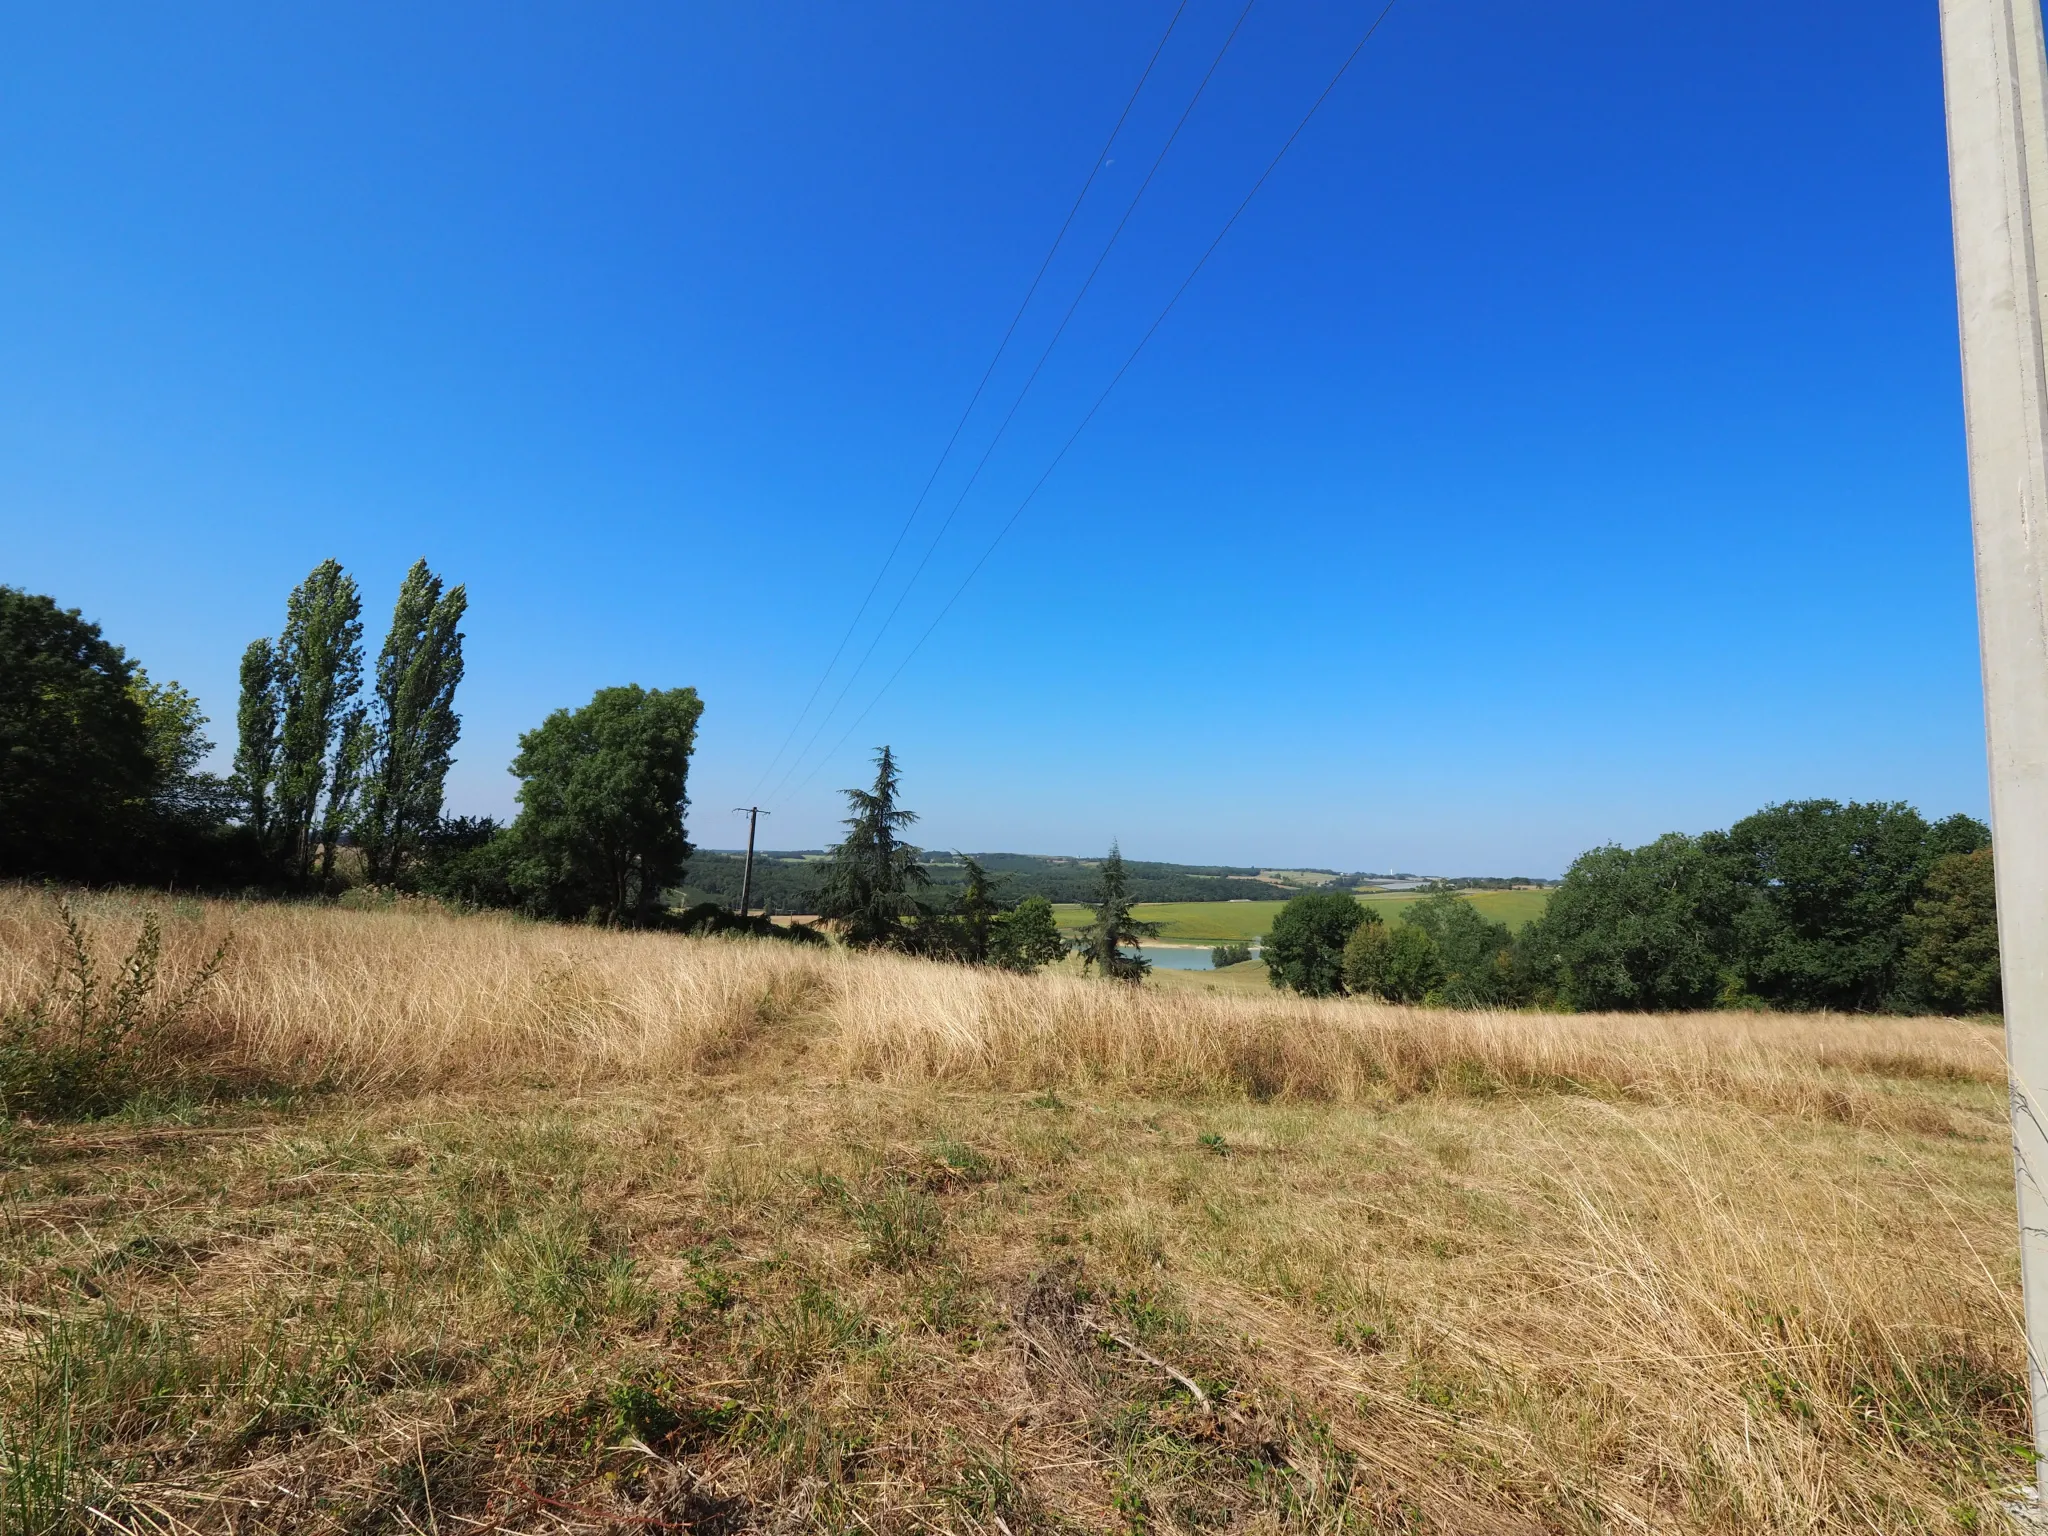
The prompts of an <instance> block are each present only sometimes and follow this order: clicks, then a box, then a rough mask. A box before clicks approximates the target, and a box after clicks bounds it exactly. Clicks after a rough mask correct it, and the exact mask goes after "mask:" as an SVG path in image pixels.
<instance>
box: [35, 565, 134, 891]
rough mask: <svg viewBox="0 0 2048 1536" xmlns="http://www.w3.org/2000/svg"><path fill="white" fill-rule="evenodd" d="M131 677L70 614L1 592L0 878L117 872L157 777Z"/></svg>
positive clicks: (119, 657)
mask: <svg viewBox="0 0 2048 1536" xmlns="http://www.w3.org/2000/svg"><path fill="white" fill-rule="evenodd" d="M134 681H135V669H134V665H133V663H131V662H130V661H129V660H128V658H127V656H126V655H125V654H123V652H122V650H121V648H120V647H119V646H117V645H113V644H111V643H109V642H108V641H107V640H106V639H104V638H103V637H102V636H101V634H100V629H99V626H98V625H97V624H89V623H87V622H86V621H85V620H84V619H83V618H81V617H80V616H79V613H78V610H77V609H75V608H71V609H65V608H59V607H58V606H57V604H56V603H55V602H54V601H53V600H52V599H50V598H47V597H40V596H36V595H33V594H30V593H27V592H22V591H19V590H17V589H15V588H13V587H0V874H5V875H46V876H55V877H59V878H67V879H84V880H94V879H106V878H111V877H113V876H116V875H118V874H119V873H121V871H122V868H123V865H124V863H125V860H126V858H127V856H128V854H129V852H130V847H131V843H132V840H133V839H134V838H135V837H136V835H137V834H138V832H139V830H140V818H141V816H142V813H143V810H144V807H146V806H147V804H148V802H149V800H150V798H151V797H152V796H153V795H154V793H155V791H156V788H157V784H158V768H157V762H156V759H155V757H154V756H153V755H152V751H151V746H152V743H151V736H150V726H149V719H148V716H147V714H146V713H145V711H144V708H143V704H142V702H141V700H140V699H139V698H138V697H137V694H136V691H135V687H134Z"/></svg>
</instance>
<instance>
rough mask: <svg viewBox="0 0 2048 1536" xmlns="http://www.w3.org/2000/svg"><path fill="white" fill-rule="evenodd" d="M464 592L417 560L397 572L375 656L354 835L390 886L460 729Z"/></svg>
mask: <svg viewBox="0 0 2048 1536" xmlns="http://www.w3.org/2000/svg"><path fill="white" fill-rule="evenodd" d="M468 606H469V595H468V593H467V592H466V591H465V589H463V588H462V587H459V586H458V587H453V588H450V589H448V590H447V591H445V592H444V591H443V590H442V587H441V578H440V577H439V576H436V575H435V574H434V573H433V572H432V571H430V570H428V569H427V562H426V561H424V560H418V561H415V562H414V563H413V567H412V569H411V570H409V571H407V572H406V573H405V580H404V581H403V582H402V583H400V585H399V589H398V601H397V603H396V604H395V605H394V607H393V609H392V613H391V631H390V633H389V634H388V635H387V636H386V637H385V640H384V649H383V650H382V651H381V652H380V653H379V654H378V657H377V676H376V697H375V702H374V704H373V706H372V708H371V712H370V718H369V727H368V735H367V737H366V739H365V741H364V743H363V745H364V747H365V750H366V755H367V759H368V760H367V762H365V763H364V765H363V770H364V771H363V786H362V814H361V816H360V817H359V818H358V820H357V823H356V829H355V831H356V837H357V840H358V841H359V842H360V843H361V844H362V848H363V862H364V872H365V873H366V874H367V875H368V877H369V878H370V879H371V880H372V881H374V882H377V883H380V884H385V885H389V884H393V883H395V882H396V881H397V880H398V878H399V874H400V872H401V870H402V869H403V867H404V865H405V863H406V861H407V860H408V859H409V858H411V857H413V856H414V855H415V854H416V853H417V852H418V850H419V848H420V846H421V843H422V842H423V840H424V839H425V838H426V836H427V835H428V834H429V833H431V832H432V831H433V829H434V827H435V826H436V824H437V823H438V822H439V821H440V818H441V800H442V793H443V787H444V785H445V784H446V782H447V778H448V767H449V764H450V763H451V762H452V761H453V760H454V753H455V742H456V738H457V736H458V735H459V734H460V732H461V729H462V722H461V719H460V717H458V716H457V715H456V713H455V689H456V687H457V685H458V684H460V683H461V681H462V631H461V628H460V627H459V626H460V625H461V623H462V616H463V614H464V612H465V611H466V610H467V609H468Z"/></svg>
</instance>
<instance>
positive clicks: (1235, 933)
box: [1053, 891, 1550, 944]
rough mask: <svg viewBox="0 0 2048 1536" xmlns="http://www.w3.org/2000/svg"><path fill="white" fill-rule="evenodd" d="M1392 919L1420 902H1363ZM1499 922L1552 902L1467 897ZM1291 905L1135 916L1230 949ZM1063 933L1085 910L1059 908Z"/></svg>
mask: <svg viewBox="0 0 2048 1536" xmlns="http://www.w3.org/2000/svg"><path fill="white" fill-rule="evenodd" d="M1360 899H1361V900H1362V901H1363V902H1364V903H1365V904H1366V905H1367V906H1369V907H1373V908H1375V909H1377V910H1378V911H1379V913H1380V915H1381V916H1383V917H1385V918H1388V919H1389V920H1391V919H1393V918H1395V917H1397V916H1398V915H1399V913H1400V909H1401V908H1403V907H1405V906H1407V905H1408V904H1409V903H1410V902H1412V901H1414V900H1415V899H1416V898H1415V897H1414V896H1411V895H1408V894H1406V893H1403V894H1401V895H1398V896H1366V897H1362V898H1360ZM1465 899H1466V900H1467V901H1469V902H1471V903H1472V905H1473V906H1475V907H1477V908H1478V909H1479V910H1480V911H1481V912H1483V913H1484V914H1485V915H1486V916H1488V917H1490V918H1492V919H1493V920H1494V921H1495V922H1500V923H1506V924H1507V925H1508V927H1510V928H1520V927H1521V926H1522V925H1523V924H1524V923H1527V922H1531V921H1533V920H1534V919H1536V918H1538V917H1541V916H1542V915H1543V908H1544V905H1545V904H1546V903H1547V902H1548V901H1549V900H1550V893H1549V892H1548V891H1474V892H1472V893H1471V894H1470V895H1469V896H1467V897H1466V898H1465ZM1284 905H1286V903H1284V902H1278V901H1158V902H1140V903H1139V904H1138V906H1137V908H1136V915H1137V916H1138V918H1139V919H1140V920H1141V921H1143V922H1148V923H1158V924H1160V932H1159V937H1160V938H1161V939H1162V940H1165V941H1167V942H1169V943H1180V944H1227V943H1230V942H1232V941H1234V940H1245V939H1256V938H1258V937H1259V936H1260V935H1261V934H1263V933H1265V931H1266V930H1267V929H1268V928H1271V927H1272V926H1273V914H1274V913H1276V912H1278V911H1279V910H1280V908H1281V907H1283V906H1284ZM1053 910H1054V912H1055V913H1056V914H1057V915H1058V917H1059V923H1060V926H1061V927H1062V928H1079V927H1080V926H1081V925H1082V924H1084V923H1086V922H1087V921H1088V909H1087V908H1086V907H1082V906H1060V907H1055V908H1054V909H1053Z"/></svg>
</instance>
